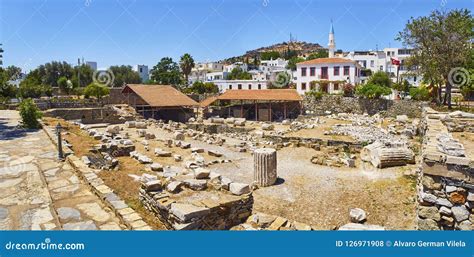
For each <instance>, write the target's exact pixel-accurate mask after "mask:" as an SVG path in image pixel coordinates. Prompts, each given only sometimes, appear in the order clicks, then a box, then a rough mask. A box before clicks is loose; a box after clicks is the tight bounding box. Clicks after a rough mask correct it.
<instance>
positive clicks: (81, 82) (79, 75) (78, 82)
mask: <svg viewBox="0 0 474 257" xmlns="http://www.w3.org/2000/svg"><path fill="white" fill-rule="evenodd" d="M93 77H94V71H93V70H92V68H91V67H90V66H89V65H86V64H81V65H78V66H76V67H74V74H73V75H72V78H71V82H72V84H73V85H74V88H77V87H86V86H87V85H89V84H90V83H92V78H93Z"/></svg>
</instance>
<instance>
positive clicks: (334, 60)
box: [297, 57, 355, 65]
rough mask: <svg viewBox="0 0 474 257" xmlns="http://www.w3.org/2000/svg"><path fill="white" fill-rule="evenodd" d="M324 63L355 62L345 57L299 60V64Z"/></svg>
mask: <svg viewBox="0 0 474 257" xmlns="http://www.w3.org/2000/svg"><path fill="white" fill-rule="evenodd" d="M324 63H355V62H354V61H352V60H349V59H345V58H339V57H334V58H317V59H313V60H309V61H304V62H299V63H297V64H303V65H304V64H324Z"/></svg>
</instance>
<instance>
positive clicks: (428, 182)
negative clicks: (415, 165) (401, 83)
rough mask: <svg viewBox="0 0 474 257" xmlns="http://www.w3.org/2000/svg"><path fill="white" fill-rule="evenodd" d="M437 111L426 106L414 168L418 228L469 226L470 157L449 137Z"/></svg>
mask: <svg viewBox="0 0 474 257" xmlns="http://www.w3.org/2000/svg"><path fill="white" fill-rule="evenodd" d="M440 117H441V115H440V114H438V113H436V112H434V111H433V110H432V109H430V108H427V109H426V114H425V117H424V120H423V123H424V124H423V125H424V126H425V135H424V142H423V149H422V158H423V160H422V163H421V167H420V169H419V172H418V180H417V191H418V207H417V214H418V229H419V230H473V224H474V214H473V213H474V212H473V210H474V168H473V167H474V161H473V160H471V159H470V158H469V157H465V156H464V155H463V154H462V153H463V150H464V148H463V146H462V144H460V143H459V142H457V141H456V140H454V139H452V138H451V139H450V137H449V135H450V134H449V132H448V129H447V127H446V126H445V125H444V124H443V123H442V122H441V121H440V120H439V119H440Z"/></svg>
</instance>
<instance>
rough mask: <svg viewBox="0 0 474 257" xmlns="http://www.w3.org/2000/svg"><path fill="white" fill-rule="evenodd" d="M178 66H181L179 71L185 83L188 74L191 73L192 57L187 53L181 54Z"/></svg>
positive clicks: (192, 66) (186, 82)
mask: <svg viewBox="0 0 474 257" xmlns="http://www.w3.org/2000/svg"><path fill="white" fill-rule="evenodd" d="M179 67H180V68H181V71H182V72H183V75H184V83H185V84H186V85H187V84H188V77H189V74H191V70H192V69H193V68H194V59H193V57H192V56H191V55H190V54H188V53H186V54H184V55H183V56H181V59H180V60H179Z"/></svg>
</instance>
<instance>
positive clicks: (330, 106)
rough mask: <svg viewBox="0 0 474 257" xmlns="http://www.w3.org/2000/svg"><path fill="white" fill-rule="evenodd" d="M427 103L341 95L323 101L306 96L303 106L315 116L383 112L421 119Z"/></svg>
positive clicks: (330, 96)
mask: <svg viewBox="0 0 474 257" xmlns="http://www.w3.org/2000/svg"><path fill="white" fill-rule="evenodd" d="M425 105H426V103H425V102H420V101H413V100H386V99H365V98H357V97H343V96H340V95H325V96H323V97H322V98H321V99H314V98H312V97H310V96H305V97H304V100H303V106H304V110H305V111H310V113H311V114H314V115H326V114H327V111H329V112H331V113H358V114H363V113H368V114H370V115H374V114H376V113H379V112H382V114H384V115H385V116H390V117H395V116H397V115H408V116H409V117H420V116H421V111H422V107H423V106H425Z"/></svg>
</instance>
